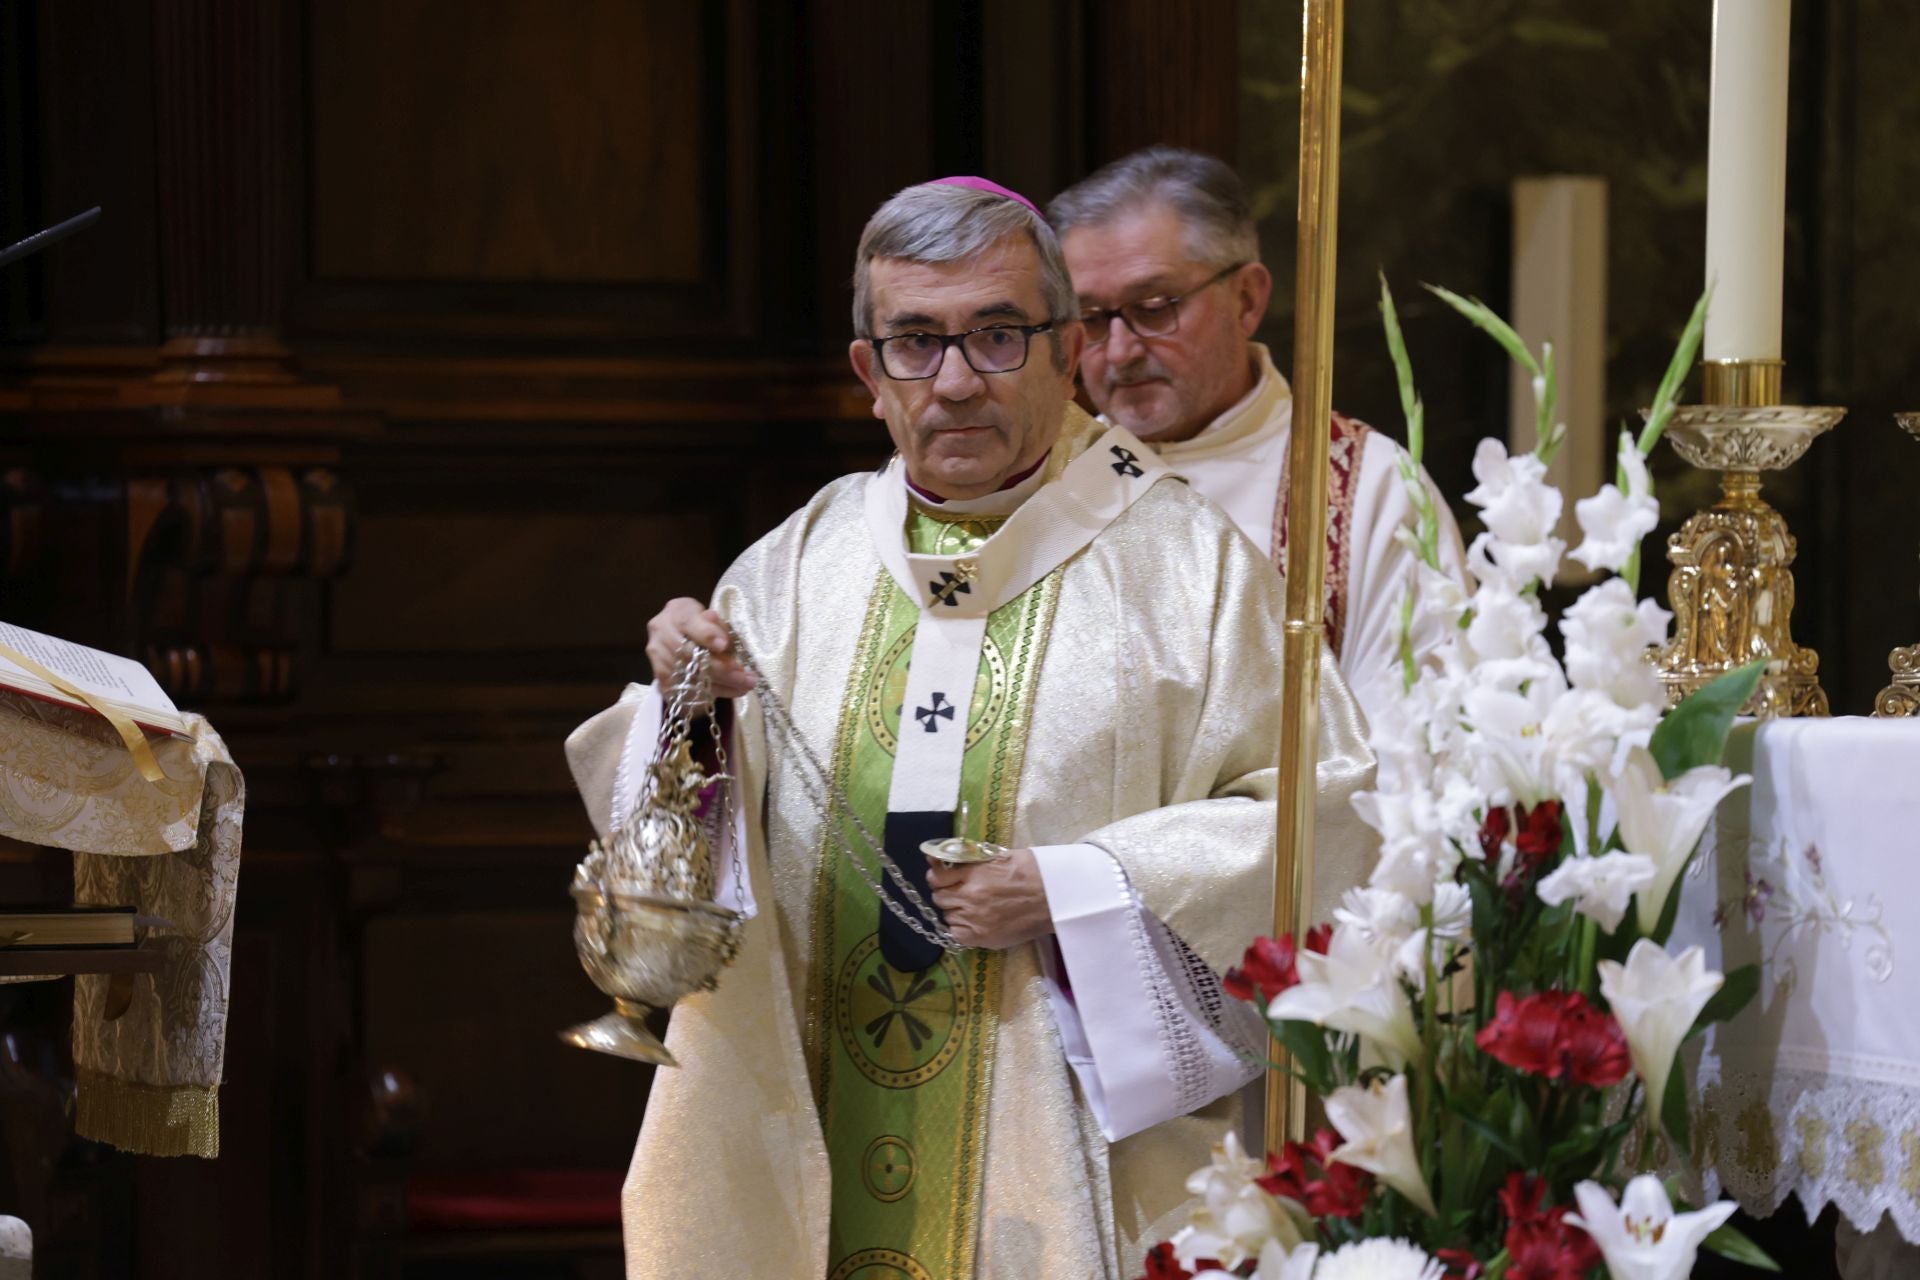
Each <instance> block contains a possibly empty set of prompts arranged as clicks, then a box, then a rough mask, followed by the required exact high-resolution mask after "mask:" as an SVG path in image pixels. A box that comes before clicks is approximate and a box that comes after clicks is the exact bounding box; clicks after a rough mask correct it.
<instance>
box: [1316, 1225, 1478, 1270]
mask: <svg viewBox="0 0 1920 1280" xmlns="http://www.w3.org/2000/svg"><path fill="white" fill-rule="evenodd" d="M1446 1273H1447V1269H1446V1267H1445V1266H1444V1265H1443V1264H1442V1263H1441V1262H1440V1260H1439V1259H1438V1258H1430V1257H1428V1256H1427V1252H1426V1250H1424V1249H1422V1248H1421V1247H1420V1246H1419V1245H1416V1244H1412V1243H1410V1242H1408V1241H1406V1240H1393V1239H1388V1238H1386V1237H1384V1236H1376V1237H1374V1238H1373V1239H1371V1240H1356V1241H1354V1242H1353V1243H1352V1244H1348V1245H1342V1246H1341V1247H1340V1248H1338V1249H1336V1250H1334V1251H1333V1252H1332V1253H1330V1254H1328V1255H1327V1256H1326V1257H1325V1258H1323V1259H1321V1261H1320V1266H1319V1267H1318V1268H1317V1269H1316V1270H1315V1271H1314V1273H1313V1280H1440V1278H1441V1277H1442V1276H1444V1275H1446Z"/></svg>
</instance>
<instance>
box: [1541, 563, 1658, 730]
mask: <svg viewBox="0 0 1920 1280" xmlns="http://www.w3.org/2000/svg"><path fill="white" fill-rule="evenodd" d="M1671 621H1673V615H1672V614H1671V613H1668V612H1667V611H1666V610H1665V609H1662V608H1661V607H1660V606H1659V605H1658V604H1655V603H1654V602H1653V601H1651V600H1636V599H1634V595H1633V589H1632V588H1630V587H1629V586H1627V584H1626V582H1625V580H1623V579H1620V578H1608V579H1607V580H1606V581H1605V582H1601V583H1599V584H1597V585H1595V586H1592V587H1589V588H1588V589H1587V590H1586V591H1584V592H1582V593H1581V595H1580V598H1579V599H1578V600H1576V601H1574V602H1573V604H1572V605H1570V606H1569V607H1568V609H1567V612H1566V615H1565V616H1564V617H1563V618H1561V620H1560V634H1561V635H1562V636H1563V637H1565V638H1566V642H1567V683H1568V684H1570V685H1572V686H1573V687H1574V688H1575V689H1591V690H1594V691H1596V692H1599V693H1604V694H1606V695H1607V696H1608V697H1609V698H1612V699H1613V700H1614V701H1615V702H1617V703H1619V704H1620V705H1621V706H1623V707H1640V706H1648V705H1651V706H1655V707H1658V706H1659V705H1660V704H1661V702H1662V701H1663V695H1662V690H1661V687H1660V677H1659V675H1658V673H1657V672H1655V671H1654V669H1653V666H1652V664H1650V663H1649V662H1648V661H1647V650H1648V649H1649V648H1650V647H1652V646H1653V645H1656V644H1661V643H1663V642H1665V640H1666V638H1667V624H1668V623H1669V622H1671Z"/></svg>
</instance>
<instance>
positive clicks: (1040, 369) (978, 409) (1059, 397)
mask: <svg viewBox="0 0 1920 1280" xmlns="http://www.w3.org/2000/svg"><path fill="white" fill-rule="evenodd" d="M868 280H869V287H870V289H871V295H870V296H871V298H872V304H873V319H872V323H873V336H874V337H875V338H881V339H887V338H897V337H903V336H904V335H909V334H957V333H966V332H968V331H969V330H973V329H981V328H986V327H988V326H993V325H1008V326H1012V325H1034V324H1045V323H1046V322H1047V321H1049V320H1057V321H1060V322H1061V323H1060V325H1059V326H1058V327H1057V328H1055V329H1053V330H1052V331H1050V332H1047V333H1037V334H1034V335H1033V338H1032V342H1031V345H1030V347H1029V348H1028V351H1027V361H1026V364H1025V365H1024V366H1022V367H1021V368H1019V369H1016V370H1013V371H1011V372H1007V373H980V372H977V371H975V370H974V369H973V367H972V366H970V365H969V364H968V363H967V360H966V358H965V356H964V355H963V354H962V352H961V349H960V346H959V344H957V343H956V344H953V345H951V346H948V347H947V348H946V350H945V352H944V354H943V355H942V357H941V361H940V364H939V367H938V369H937V370H936V371H935V372H934V373H933V375H932V376H931V377H925V378H915V379H902V378H894V377H889V376H888V374H887V372H886V370H885V368H883V366H882V363H881V361H880V359H879V357H878V355H877V353H876V351H875V349H874V345H873V343H871V342H869V341H868V340H867V339H865V338H856V339H854V341H853V344H852V345H851V346H850V347H849V348H848V354H849V356H850V357H851V358H852V360H853V368H854V372H855V373H857V374H859V375H860V381H862V382H863V383H865V384H866V387H867V390H868V391H870V392H872V393H873V416H874V417H876V418H881V419H884V420H885V421H886V424H887V432H888V434H889V435H891V436H892V437H893V443H894V447H895V448H897V449H898V450H899V451H900V456H901V457H902V458H903V459H905V460H906V464H907V475H908V476H909V477H911V478H912V480H913V482H914V483H915V484H916V485H918V486H920V487H921V488H923V489H927V490H929V491H931V492H933V493H937V494H939V495H940V496H942V497H944V498H959V499H968V498H980V497H985V496H986V495H987V494H990V493H993V492H995V491H996V490H998V489H999V488H1000V487H1001V486H1002V485H1004V484H1005V483H1006V482H1007V481H1008V480H1010V479H1012V478H1013V477H1015V476H1017V475H1019V474H1020V473H1021V472H1022V471H1025V470H1027V469H1028V468H1030V467H1032V466H1034V465H1035V464H1037V463H1038V462H1039V461H1040V459H1041V458H1043V457H1045V456H1046V454H1047V450H1049V449H1051V448H1052V447H1053V444H1054V440H1055V439H1056V438H1057V437H1058V436H1059V434H1060V420H1061V416H1062V415H1063V414H1064V413H1065V411H1066V402H1067V401H1068V400H1069V399H1070V398H1071V397H1072V395H1073V374H1074V366H1075V363H1076V362H1077V360H1078V359H1079V355H1080V347H1081V344H1082V342H1083V341H1084V338H1085V335H1084V333H1083V332H1082V330H1081V328H1080V326H1079V324H1078V323H1077V322H1075V321H1074V320H1073V318H1072V317H1068V316H1049V315H1048V314H1047V311H1046V302H1045V299H1044V295H1043V293H1042V290H1041V287H1040V255H1039V252H1038V251H1037V250H1036V249H1035V248H1034V246H1033V243H1032V242H1031V241H1030V240H1028V239H1027V237H1026V236H1024V235H1016V236H1009V237H1007V238H1006V239H1004V240H1001V241H999V242H998V243H997V244H995V245H994V246H993V247H992V248H990V249H988V250H987V251H985V252H984V253H981V254H978V255H976V256H974V257H973V258H970V259H967V260H965V261H962V262H946V263H923V262H908V261H905V260H903V259H899V258H877V259H875V260H874V261H873V263H872V264H871V267H870V271H869V276H868ZM921 342H922V344H923V345H924V340H921ZM905 345H906V344H905V343H902V346H903V347H904V346H905ZM1060 355H1064V357H1065V358H1064V359H1059V358H1057V357H1058V356H1060ZM893 358H894V357H893V355H892V353H889V355H888V360H889V361H892V360H893Z"/></svg>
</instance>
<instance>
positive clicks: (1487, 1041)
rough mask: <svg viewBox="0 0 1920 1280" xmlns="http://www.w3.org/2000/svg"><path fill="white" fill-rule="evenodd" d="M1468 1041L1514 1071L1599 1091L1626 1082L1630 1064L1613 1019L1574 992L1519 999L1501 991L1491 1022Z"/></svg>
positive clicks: (1631, 1060) (1624, 1042)
mask: <svg viewBox="0 0 1920 1280" xmlns="http://www.w3.org/2000/svg"><path fill="white" fill-rule="evenodd" d="M1473 1042H1474V1043H1475V1044H1477V1045H1479V1046H1480V1048H1481V1049H1482V1050H1484V1051H1485V1052H1486V1054H1487V1056H1489V1057H1491V1058H1493V1059H1494V1060H1495V1061H1497V1062H1504V1063H1505V1064H1506V1065H1508V1066H1510V1067H1512V1068H1513V1069H1514V1070H1516V1071H1525V1072H1527V1073H1528V1074H1530V1075H1536V1076H1545V1077H1546V1078H1547V1079H1549V1080H1558V1079H1559V1078H1560V1077H1561V1076H1563V1075H1564V1076H1567V1077H1568V1078H1570V1079H1572V1080H1573V1081H1574V1083H1576V1084H1584V1085H1591V1086H1592V1087H1594V1088H1596V1089H1604V1088H1607V1087H1608V1086H1610V1085H1616V1084H1619V1083H1620V1082H1621V1081H1622V1080H1624V1079H1626V1078H1627V1072H1628V1071H1629V1070H1631V1069H1632V1066H1633V1059H1632V1056H1631V1054H1630V1053H1629V1052H1628V1050H1627V1037H1626V1035H1625V1033H1623V1032H1622V1031H1621V1029H1620V1024H1619V1023H1618V1022H1616V1021H1615V1020H1614V1018H1613V1015H1612V1014H1609V1013H1602V1012H1601V1011H1600V1010H1598V1009H1596V1008H1594V1007H1593V1006H1592V1005H1591V1004H1588V1003H1587V998H1586V997H1585V996H1583V995H1581V994H1580V993H1579V992H1577V991H1541V992H1537V993H1535V994H1533V995H1530V996H1527V997H1525V998H1523V999H1521V998H1515V996H1514V995H1513V993H1512V992H1510V991H1502V992H1501V993H1500V995H1499V998H1498V999H1497V1000H1496V1001H1495V1002H1494V1009H1493V1018H1492V1019H1491V1020H1490V1021H1489V1022H1488V1023H1487V1025H1486V1026H1484V1027H1482V1028H1480V1030H1479V1032H1478V1033H1477V1034H1476V1035H1475V1036H1474V1038H1473Z"/></svg>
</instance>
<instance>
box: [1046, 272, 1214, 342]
mask: <svg viewBox="0 0 1920 1280" xmlns="http://www.w3.org/2000/svg"><path fill="white" fill-rule="evenodd" d="M1246 265H1247V264H1246V263H1244V262H1236V263H1234V264H1233V265H1232V266H1230V267H1222V268H1220V269H1219V270H1218V271H1216V272H1214V273H1213V274H1212V275H1210V276H1208V277H1207V278H1206V279H1205V280H1202V281H1201V282H1200V283H1199V284H1197V285H1195V286H1193V288H1191V289H1189V290H1187V291H1186V292H1185V293H1183V294H1180V295H1178V296H1177V297H1172V298H1168V297H1152V298H1142V299H1140V300H1139V301H1138V302H1129V303H1127V304H1126V305H1125V306H1124V307H1087V308H1084V309H1083V310H1082V311H1081V312H1080V323H1081V324H1083V325H1085V326H1087V345H1088V346H1090V347H1097V346H1099V345H1100V344H1101V343H1103V342H1105V341H1106V340H1107V335H1108V334H1109V333H1110V332H1112V329H1113V321H1114V318H1115V317H1118V318H1119V319H1120V321H1121V323H1123V324H1125V325H1126V326H1127V328H1129V329H1131V330H1133V332H1134V336H1135V337H1140V338H1164V337H1166V336H1167V335H1168V334H1170V333H1173V332H1175V331H1176V330H1178V329H1179V328H1180V304H1181V303H1182V302H1185V301H1186V300H1187V299H1188V298H1191V297H1193V296H1194V295H1195V294H1196V293H1200V292H1201V291H1202V290H1205V289H1210V288H1212V287H1213V286H1214V285H1216V284H1219V283H1220V282H1221V281H1222V280H1225V279H1226V278H1227V277H1228V276H1230V275H1232V274H1233V273H1234V272H1236V271H1238V270H1239V269H1240V268H1242V267H1244V266H1246Z"/></svg>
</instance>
